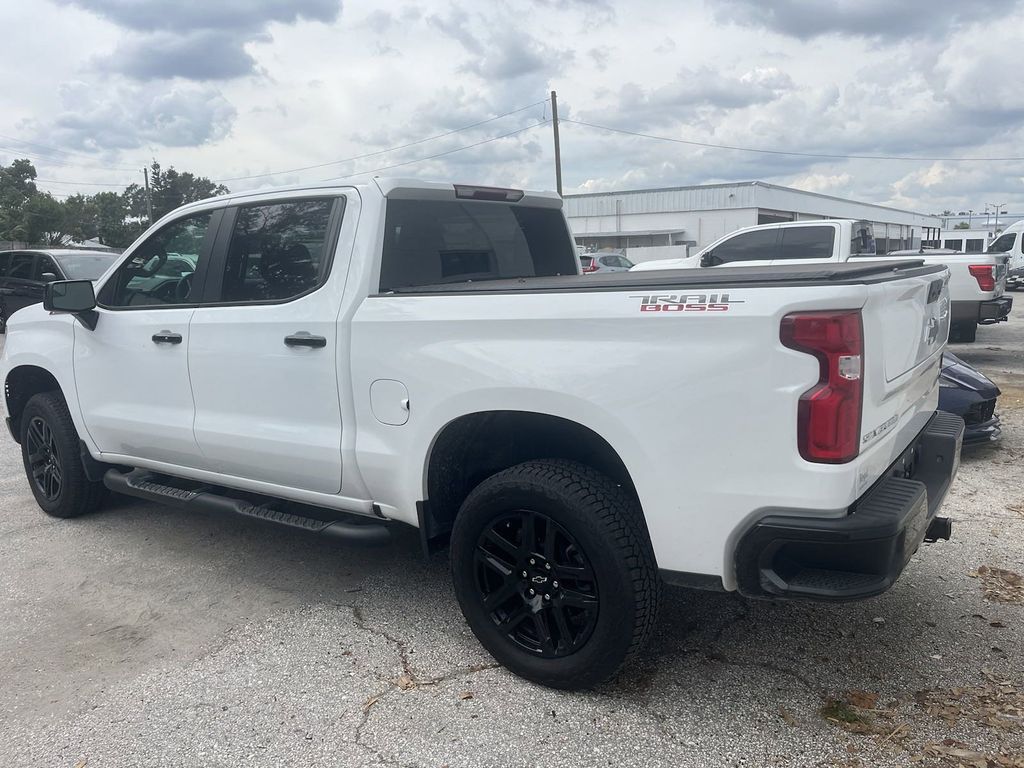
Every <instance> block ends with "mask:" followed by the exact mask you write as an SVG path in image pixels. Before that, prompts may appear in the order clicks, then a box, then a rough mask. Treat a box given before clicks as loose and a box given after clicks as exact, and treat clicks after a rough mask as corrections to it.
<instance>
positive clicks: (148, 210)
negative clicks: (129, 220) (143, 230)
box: [142, 168, 153, 226]
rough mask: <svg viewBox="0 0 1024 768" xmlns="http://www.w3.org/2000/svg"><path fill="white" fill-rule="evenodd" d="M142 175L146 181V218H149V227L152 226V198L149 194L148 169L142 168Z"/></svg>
mask: <svg viewBox="0 0 1024 768" xmlns="http://www.w3.org/2000/svg"><path fill="white" fill-rule="evenodd" d="M142 175H143V176H144V177H145V179H146V216H147V217H148V218H149V226H153V196H152V195H151V194H150V192H149V168H143V169H142Z"/></svg>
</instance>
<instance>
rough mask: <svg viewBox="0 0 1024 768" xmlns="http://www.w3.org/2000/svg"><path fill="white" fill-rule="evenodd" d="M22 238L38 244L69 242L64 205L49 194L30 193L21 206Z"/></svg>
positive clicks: (64, 243)
mask: <svg viewBox="0 0 1024 768" xmlns="http://www.w3.org/2000/svg"><path fill="white" fill-rule="evenodd" d="M21 214H22V220H23V232H24V239H25V240H28V242H30V243H35V244H39V245H67V244H68V243H69V242H71V235H70V234H69V233H68V229H67V220H66V217H65V215H64V205H63V204H62V203H61V202H60V201H59V200H55V199H54V198H53V197H52V196H51V195H49V194H36V195H32V197H30V198H29V199H28V200H27V201H26V202H25V205H24V206H23V207H22V210H21Z"/></svg>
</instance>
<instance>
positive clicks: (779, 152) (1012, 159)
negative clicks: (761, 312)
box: [560, 117, 1024, 163]
mask: <svg viewBox="0 0 1024 768" xmlns="http://www.w3.org/2000/svg"><path fill="white" fill-rule="evenodd" d="M560 122H563V123H575V124H576V125H584V126H586V127H587V128H596V129H597V130H600V131H609V132H611V133H621V134H625V135H626V136H639V137H640V138H643V139H655V140H657V141H670V142H672V143H674V144H687V145H689V146H691V147H707V148H709V149H730V150H734V151H737V152H757V153H759V154H764V155H789V156H792V157H818V158H824V159H831V160H906V161H924V162H950V163H972V162H984V163H996V162H1000V163H1003V162H1018V161H1022V160H1024V157H909V156H905V155H840V154H834V155H833V154H827V153H818V152H788V151H784V150H781V149H755V148H753V147H739V146H733V145H730V144H710V143H708V142H704V141H688V140H686V139H673V138H670V137H668V136H655V135H653V134H650V133H641V132H639V131H627V130H626V129H624V128H612V127H610V126H607V125H598V124H596V123H588V122H585V121H583V120H572V119H570V118H568V117H563V118H561V119H560Z"/></svg>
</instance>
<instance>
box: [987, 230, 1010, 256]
mask: <svg viewBox="0 0 1024 768" xmlns="http://www.w3.org/2000/svg"><path fill="white" fill-rule="evenodd" d="M1016 237H1017V233H1016V232H1009V233H1007V234H1005V235H1000V236H999V237H997V238H996V239H995V241H994V242H993V243H992V245H990V246H989V247H988V252H989V253H1009V251H1010V249H1011V248H1013V241H1014V240H1015V239H1016Z"/></svg>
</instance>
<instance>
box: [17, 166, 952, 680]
mask: <svg viewBox="0 0 1024 768" xmlns="http://www.w3.org/2000/svg"><path fill="white" fill-rule="evenodd" d="M561 206H562V200H561V198H560V197H558V196H557V195H555V194H553V193H546V192H538V193H530V192H523V191H520V190H513V189H495V188H490V187H473V186H463V185H452V184H441V183H431V182H424V181H419V180H411V181H403V180H396V179H371V180H368V181H366V182H361V183H359V184H357V185H351V186H350V185H344V186H341V185H322V186H313V187H300V188H290V189H279V190H271V191H261V192H245V193H237V194H233V195H228V196H225V197H221V198H216V199H212V200H206V201H202V202H198V203H193V204H190V205H187V206H185V207H183V208H180V209H178V210H177V211H174V212H173V213H171V214H168V215H167V216H165V217H164V218H163V219H161V220H160V221H158V222H157V223H156V224H155V225H154V226H153V227H151V228H150V230H149V231H148V232H147V233H145V234H144V235H143V236H142V237H141V238H140V239H139V241H138V242H137V243H136V244H135V245H133V246H132V247H131V248H130V249H129V250H128V252H127V253H125V255H124V256H123V257H122V258H121V259H120V260H119V261H118V262H117V264H116V266H115V268H114V269H112V270H111V271H109V272H108V273H107V274H106V276H104V278H102V279H101V280H99V281H98V282H97V283H96V284H95V285H94V284H93V283H92V282H91V281H87V280H79V281H62V282H55V283H51V284H50V285H49V286H48V287H47V292H46V298H45V301H44V304H43V305H42V306H36V307H29V308H28V309H25V310H22V311H20V312H18V313H17V314H16V315H15V316H14V317H13V318H12V319H11V322H10V327H9V333H8V338H7V342H6V344H5V345H4V349H3V352H2V355H0V383H2V384H3V388H4V393H5V396H4V398H3V403H4V406H3V408H4V410H5V411H6V414H7V423H8V425H9V427H10V431H11V434H12V436H13V438H14V439H15V440H16V441H18V442H19V443H20V444H21V452H22V458H23V461H24V465H25V472H26V477H27V479H28V484H29V486H30V488H31V490H32V493H33V494H34V496H35V499H36V501H37V503H38V504H39V506H40V507H41V508H42V509H43V511H44V512H46V513H47V514H50V515H53V516H56V517H75V516H78V515H81V514H83V513H86V512H89V511H91V510H93V509H95V508H97V506H99V505H100V503H101V501H102V499H103V491H104V488H107V489H110V490H113V491H116V492H119V493H124V494H128V495H131V496H135V497H139V498H143V499H148V500H152V501H158V502H162V503H168V504H184V505H187V506H188V507H189V508H191V509H193V510H196V511H203V512H209V513H226V512H230V513H237V514H240V515H242V516H244V517H246V518H249V519H252V518H255V519H258V520H262V521H266V522H268V523H275V524H280V525H286V526H291V527H293V528H298V529H301V530H305V531H308V532H319V533H324V534H327V535H331V536H335V537H340V538H341V539H344V540H347V541H349V542H362V543H366V542H382V541H383V540H386V539H387V537H388V536H389V530H390V526H391V525H393V524H401V523H404V524H408V525H411V526H414V527H416V528H418V529H419V532H420V537H421V541H422V544H423V547H424V549H425V550H426V551H428V552H431V551H435V550H437V549H439V548H443V547H445V546H450V550H451V553H450V554H451V557H450V559H451V572H452V577H453V580H454V584H455V590H454V591H455V594H456V597H457V599H458V601H459V604H460V606H461V608H462V611H463V615H464V616H465V617H466V620H467V622H468V624H469V626H470V627H471V629H472V630H473V632H474V633H475V634H476V636H477V637H478V638H479V640H480V641H481V643H482V644H483V645H484V646H485V647H486V648H487V650H488V651H490V653H491V654H492V655H493V656H494V657H495V658H496V659H497V660H498V661H500V662H501V663H502V664H504V665H506V666H507V667H508V668H510V669H511V670H513V671H514V672H515V673H517V674H519V675H522V676H523V677H526V678H528V679H530V680H534V681H537V682H540V683H543V684H546V685H551V686H555V687H559V688H581V687H587V686H592V685H595V684H597V683H599V682H601V681H603V680H605V679H607V678H608V677H609V676H611V675H614V674H615V673H616V672H617V671H618V670H619V669H620V668H621V667H622V666H623V665H624V664H625V663H626V662H628V661H629V659H631V658H632V657H633V656H634V655H635V654H636V653H637V652H638V650H639V649H640V648H641V647H642V645H643V644H644V642H645V641H646V639H647V638H648V637H649V636H650V634H651V631H652V629H653V627H654V625H655V619H656V616H657V613H658V603H659V599H660V594H661V590H660V585H661V582H662V581H665V582H669V583H673V584H682V585H689V586H699V587H704V588H709V589H719V590H727V591H738V592H740V593H742V594H744V595H749V596H757V597H767V598H776V599H783V598H805V599H819V600H852V599H860V598H865V597H869V596H871V595H876V594H879V593H881V592H884V591H885V590H886V589H888V588H889V587H890V586H892V584H893V583H894V582H895V581H896V579H897V578H898V577H899V574H900V573H901V572H902V570H903V568H904V566H905V565H906V564H907V562H908V560H909V559H910V557H911V556H912V555H913V554H914V552H915V551H916V550H917V549H918V546H919V545H920V544H921V542H922V541H923V540H935V539H937V538H948V537H949V521H948V519H945V518H943V517H940V516H938V511H939V508H940V505H941V504H942V501H943V498H944V497H945V495H946V492H947V490H948V489H949V487H950V484H951V483H952V481H953V478H954V476H955V474H956V471H957V468H958V466H959V454H960V444H961V440H962V436H963V429H964V427H963V421H962V420H961V419H960V418H958V417H956V416H954V415H952V414H948V413H942V412H936V405H937V403H938V397H939V386H938V373H939V367H940V362H941V356H942V349H943V346H944V345H945V340H946V331H947V324H948V318H949V313H948V293H947V290H946V281H947V279H948V274H949V272H948V270H947V269H946V268H945V267H942V266H922V265H920V264H919V263H911V264H902V265H901V264H896V263H887V264H884V265H879V264H860V263H857V264H829V265H825V266H822V265H814V266H811V267H806V266H802V265H795V266H785V267H773V268H770V269H762V268H752V269H727V270H720V271H715V272H713V273H712V272H707V271H704V272H702V271H699V270H688V271H676V272H663V273H658V272H652V273H645V274H633V273H629V272H620V273H616V274H604V275H592V276H590V277H587V278H586V279H581V278H580V276H579V266H578V264H579V262H578V260H577V255H576V251H575V249H574V247H573V242H572V237H571V234H570V231H569V227H568V223H567V222H566V219H565V216H564V214H563V213H562V210H561ZM161 253H163V254H167V253H175V254H178V255H182V254H185V255H189V256H192V257H194V260H190V263H194V264H195V265H196V267H195V271H194V272H192V273H189V274H186V275H180V276H179V277H178V278H177V285H176V287H175V288H174V290H170V289H168V288H165V287H163V286H161V287H157V288H154V287H151V286H150V285H149V284H147V283H144V282H138V281H141V280H143V279H145V278H140V275H139V272H140V269H142V270H145V271H146V272H149V271H152V265H151V259H152V254H161ZM254 265H255V266H254ZM182 286H185V287H182ZM128 309H133V310H138V311H126V310H128ZM684 326H685V328H684Z"/></svg>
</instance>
